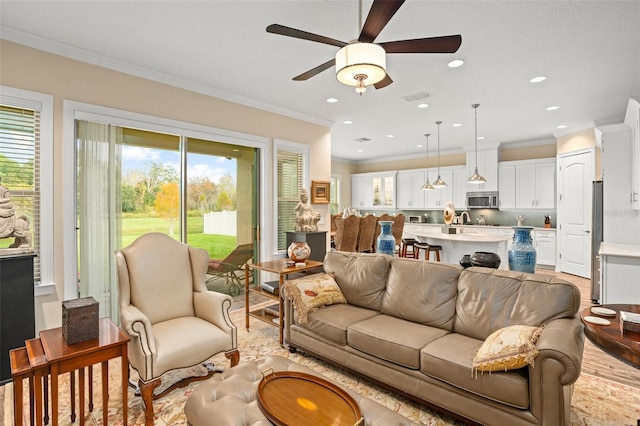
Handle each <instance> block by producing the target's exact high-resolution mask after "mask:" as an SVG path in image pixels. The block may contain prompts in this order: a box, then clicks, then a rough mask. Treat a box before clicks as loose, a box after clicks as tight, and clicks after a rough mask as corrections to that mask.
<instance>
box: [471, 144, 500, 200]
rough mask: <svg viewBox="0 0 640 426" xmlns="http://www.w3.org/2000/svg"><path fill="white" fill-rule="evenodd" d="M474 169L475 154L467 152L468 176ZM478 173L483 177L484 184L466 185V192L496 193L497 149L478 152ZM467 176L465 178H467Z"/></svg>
mask: <svg viewBox="0 0 640 426" xmlns="http://www.w3.org/2000/svg"><path fill="white" fill-rule="evenodd" d="M475 169H476V152H475V151H468V152H467V173H468V175H469V176H471V175H472V174H473V172H474V171H475ZM478 173H480V174H481V175H482V176H484V177H485V179H486V180H487V182H486V183H482V184H475V183H469V184H467V191H497V190H498V149H497V148H495V149H486V150H482V151H478ZM469 176H467V178H468V177H469Z"/></svg>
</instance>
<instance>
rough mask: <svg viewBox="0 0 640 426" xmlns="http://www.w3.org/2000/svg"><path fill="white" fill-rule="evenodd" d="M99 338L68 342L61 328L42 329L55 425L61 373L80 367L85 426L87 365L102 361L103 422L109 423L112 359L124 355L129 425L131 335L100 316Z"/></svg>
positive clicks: (124, 394)
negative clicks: (129, 346) (128, 386)
mask: <svg viewBox="0 0 640 426" xmlns="http://www.w3.org/2000/svg"><path fill="white" fill-rule="evenodd" d="M99 327H100V331H99V333H100V334H99V337H98V339H93V340H88V341H86V342H81V343H76V344H73V345H67V344H66V342H65V341H64V338H63V336H62V327H58V328H53V329H50V330H44V331H41V332H40V340H41V342H42V346H43V348H44V353H45V356H46V358H47V361H48V362H49V374H50V375H51V419H52V425H53V426H58V375H59V374H62V373H67V372H73V371H74V370H78V376H79V377H78V382H79V388H80V389H79V392H78V393H79V394H80V403H79V407H80V424H81V425H84V417H85V413H84V404H85V403H84V396H85V389H84V384H85V379H84V368H85V367H90V366H92V365H93V364H97V363H102V421H103V424H105V425H106V424H107V423H108V414H109V413H108V401H109V360H110V359H113V358H118V357H120V358H121V362H122V368H121V375H122V386H121V387H122V418H123V424H125V425H126V424H127V417H128V412H127V409H128V405H127V389H128V388H127V385H128V383H127V382H128V378H129V359H128V356H127V343H128V342H129V337H128V336H127V335H126V334H125V333H124V332H123V331H122V330H120V328H118V326H117V325H116V324H114V323H113V321H111V320H110V319H109V318H101V319H100V325H99Z"/></svg>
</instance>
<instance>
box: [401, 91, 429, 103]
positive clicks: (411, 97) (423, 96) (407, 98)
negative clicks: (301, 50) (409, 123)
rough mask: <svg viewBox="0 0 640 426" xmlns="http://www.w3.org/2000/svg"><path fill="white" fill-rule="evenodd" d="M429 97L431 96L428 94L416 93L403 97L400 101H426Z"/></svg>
mask: <svg viewBox="0 0 640 426" xmlns="http://www.w3.org/2000/svg"><path fill="white" fill-rule="evenodd" d="M431 96H433V95H432V94H431V93H429V92H418V93H414V94H413V95H407V96H403V97H402V99H404V100H405V101H407V102H414V101H420V100H422V99H428V98H430V97H431Z"/></svg>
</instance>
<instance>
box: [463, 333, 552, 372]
mask: <svg viewBox="0 0 640 426" xmlns="http://www.w3.org/2000/svg"><path fill="white" fill-rule="evenodd" d="M542 329H543V327H531V326H527V325H511V326H508V327H504V328H501V329H500V330H496V331H495V332H493V333H492V334H491V335H490V336H489V337H487V338H486V339H485V341H484V342H483V343H482V345H481V346H480V349H478V352H477V353H476V356H475V358H474V359H473V364H472V367H473V369H474V370H475V371H489V372H491V371H499V370H503V371H507V370H515V369H518V368H522V367H524V366H526V365H528V364H531V363H533V360H534V358H535V357H536V356H537V355H538V348H536V341H537V340H538V337H540V334H541V333H542Z"/></svg>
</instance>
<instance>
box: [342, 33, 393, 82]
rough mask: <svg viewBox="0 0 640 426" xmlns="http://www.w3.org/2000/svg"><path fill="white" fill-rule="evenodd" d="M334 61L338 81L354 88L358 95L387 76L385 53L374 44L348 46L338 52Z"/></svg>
mask: <svg viewBox="0 0 640 426" xmlns="http://www.w3.org/2000/svg"><path fill="white" fill-rule="evenodd" d="M335 59H336V78H337V79H338V81H339V82H340V83H342V84H345V85H347V86H355V87H356V92H358V93H360V94H362V92H364V91H365V90H366V86H368V85H371V84H376V83H378V82H380V81H382V80H383V79H384V78H385V76H386V75H387V72H386V66H387V58H386V52H385V50H384V49H383V48H382V47H381V46H379V45H377V44H374V43H353V44H348V45H346V46H344V47H343V48H341V49H340V50H338V53H336V58H335Z"/></svg>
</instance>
